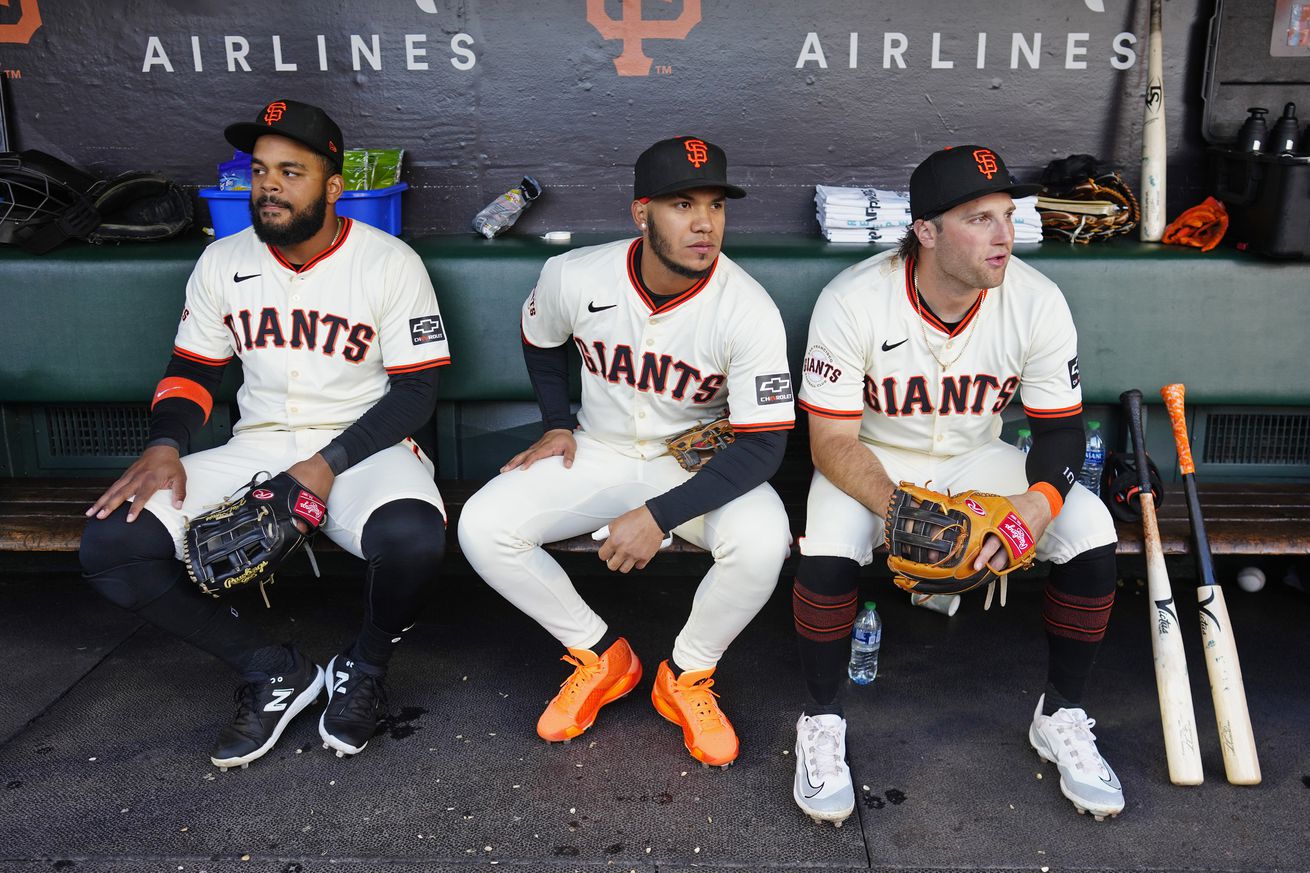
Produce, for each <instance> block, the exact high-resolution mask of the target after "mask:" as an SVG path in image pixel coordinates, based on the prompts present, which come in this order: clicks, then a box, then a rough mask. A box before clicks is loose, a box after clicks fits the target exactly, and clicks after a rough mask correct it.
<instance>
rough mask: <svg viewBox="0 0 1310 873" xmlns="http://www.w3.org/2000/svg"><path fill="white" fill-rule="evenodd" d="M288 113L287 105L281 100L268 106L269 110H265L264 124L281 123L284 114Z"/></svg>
mask: <svg viewBox="0 0 1310 873" xmlns="http://www.w3.org/2000/svg"><path fill="white" fill-rule="evenodd" d="M286 111H287V104H285V103H283V102H282V101H281V100H279V101H277V102H276V103H270V104H268V108H266V109H265V110H264V123H265V124H274V123H276V122H278V121H281V120H282V113H283V112H286Z"/></svg>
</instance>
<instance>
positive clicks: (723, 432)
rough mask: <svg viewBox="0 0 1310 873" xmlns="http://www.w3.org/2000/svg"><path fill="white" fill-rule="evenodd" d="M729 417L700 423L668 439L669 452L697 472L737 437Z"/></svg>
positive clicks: (686, 467)
mask: <svg viewBox="0 0 1310 873" xmlns="http://www.w3.org/2000/svg"><path fill="white" fill-rule="evenodd" d="M735 438H736V437H735V435H734V434H733V432H732V425H731V424H729V423H728V419H726V418H720V419H718V420H717V421H711V422H710V423H709V424H698V425H696V426H695V427H693V428H691V429H690V430H684V431H683V432H682V433H680V434H678V435H677V436H675V437H673V438H671V439H670V440H669V441H668V443H667V444H668V447H669V454H671V455H673V457H674V458H676V459H677V461H678V463H679V464H681V465H682V468H683V469H684V470H690V471H691V472H693V473H695V472H696V471H697V470H699V469H700V468H701V467H704V466H705V463H706V462H707V461H708V460H709V459H710V458H712V457H714V453H715V452H720V451H723V450H724V449H726V448H727V447H728V446H729V444H731V443H732V441H733V440H734V439H735Z"/></svg>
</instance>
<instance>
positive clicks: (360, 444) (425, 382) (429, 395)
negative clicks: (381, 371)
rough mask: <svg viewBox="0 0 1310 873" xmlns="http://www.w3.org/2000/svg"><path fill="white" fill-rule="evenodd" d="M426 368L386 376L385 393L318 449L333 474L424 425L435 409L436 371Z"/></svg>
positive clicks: (338, 473)
mask: <svg viewBox="0 0 1310 873" xmlns="http://www.w3.org/2000/svg"><path fill="white" fill-rule="evenodd" d="M439 369H441V368H440V367H428V368H427V369H426V370H419V371H418V372H415V373H400V374H397V375H393V376H391V377H389V378H388V379H387V393H386V394H384V395H382V399H381V400H379V401H378V402H377V403H375V404H373V406H372V407H371V408H370V409H369V410H368V412H365V413H364V414H363V415H361V416H360V417H359V419H358V420H357V421H356V422H355V423H354V424H352V425H351V426H350V427H348V428H346V429H345V430H343V431H342V432H341V434H340V436H338V437H337V438H336V439H334V440H333V441H332V442H330V443H328V444H327V446H326V447H324V449H323V450H322V451H321V452H319V454H321V455H322V456H323V460H325V461H327V464H328V467H329V468H330V469H331V470H332V474H333V475H334V476H340V475H341V474H342V473H344V472H345V471H346V470H349V469H350V468H351V467H353V466H354V465H356V464H358V463H359V462H360V461H362V460H364V459H365V458H367V457H369V456H370V455H373V454H376V453H377V452H380V451H382V450H383V449H385V448H387V447H388V446H394V445H395V444H396V443H398V442H400V441H401V440H403V439H404V438H405V437H407V436H412V435H413V434H414V432H415V431H417V430H418V429H419V428H421V427H422V426H423V425H425V424H427V421H428V419H429V418H431V417H432V412H433V410H435V409H436V408H437V371H438V370H439Z"/></svg>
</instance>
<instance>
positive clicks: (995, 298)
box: [800, 251, 1082, 456]
mask: <svg viewBox="0 0 1310 873" xmlns="http://www.w3.org/2000/svg"><path fill="white" fill-rule="evenodd" d="M912 276H913V262H909V263H907V262H904V261H902V260H901V259H900V258H899V257H897V256H896V253H895V252H894V251H889V252H884V253H882V254H880V255H876V256H874V257H872V258H869V259H868V260H866V261H861V262H860V263H858V264H856V265H854V266H853V267H850V268H848V269H846V270H844V271H843V272H841V273H839V274H838V275H837V276H836V278H834V279H833V280H832V281H831V282H829V283H828V286H827V287H826V288H825V289H824V290H823V293H822V294H821V295H820V296H819V299H818V301H817V302H816V303H815V307H814V314H813V316H812V317H811V319H810V333H809V341H808V343H807V345H806V353H805V362H804V365H803V367H802V379H801V392H800V406H801V408H802V409H804V410H806V411H807V412H810V413H812V414H814V415H819V416H823V417H826V418H836V419H859V420H860V439H861V440H863V441H864V442H867V443H873V444H880V445H887V446H894V447H896V448H902V449H909V450H911V451H918V452H925V453H928V454H933V455H945V456H954V455H958V454H961V453H963V452H966V451H969V450H971V449H974V448H977V447H979V446H981V445H983V444H985V443H987V442H989V441H991V440H994V439H996V438H997V437H998V436H999V435H1000V432H1001V424H1002V422H1001V413H1002V412H1003V411H1004V410H1005V408H1006V407H1007V406H1008V405H1009V404H1010V402H1011V401H1012V400H1014V397H1015V394H1016V392H1018V393H1020V394H1021V395H1022V399H1023V406H1024V411H1025V412H1026V413H1027V414H1028V415H1029V416H1030V417H1033V418H1058V417H1062V416H1066V415H1072V414H1074V413H1076V412H1079V411H1080V410H1081V409H1082V388H1081V387H1080V385H1079V373H1078V337H1077V332H1076V331H1075V329H1074V324H1073V317H1072V315H1071V314H1070V312H1069V306H1068V304H1067V303H1066V302H1065V299H1064V295H1063V294H1061V293H1060V289H1059V288H1058V287H1056V285H1055V283H1053V282H1052V281H1050V280H1049V279H1047V278H1046V277H1045V276H1043V275H1042V274H1041V273H1039V272H1037V271H1036V270H1034V269H1033V268H1032V267H1030V266H1028V265H1027V264H1025V263H1023V262H1022V261H1020V260H1019V259H1018V258H1011V259H1010V263H1009V265H1008V267H1007V269H1006V271H1005V279H1004V281H1003V282H1002V283H1001V284H1000V285H999V286H997V287H995V288H991V289H988V290H986V291H984V292H983V293H982V294H980V295H979V298H978V300H977V302H976V303H975V304H974V306H973V308H972V309H970V310H969V312H968V313H967V314H966V315H965V317H964V319H963V320H961V322H960V323H959V324H958V325H956V327H955V329H954V330H953V331H951V332H948V331H947V328H946V326H945V325H943V324H942V323H941V322H940V321H939V320H937V318H936V317H934V316H933V314H932V313H931V312H929V311H927V310H921V309H920V307H919V305H918V295H917V294H916V293H915V290H914V284H913V278H912Z"/></svg>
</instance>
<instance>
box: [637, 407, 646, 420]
mask: <svg viewBox="0 0 1310 873" xmlns="http://www.w3.org/2000/svg"><path fill="white" fill-rule="evenodd" d="M645 417H646V410H644V409H643V410H642V411H641V412H638V413H637V418H645Z"/></svg>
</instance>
